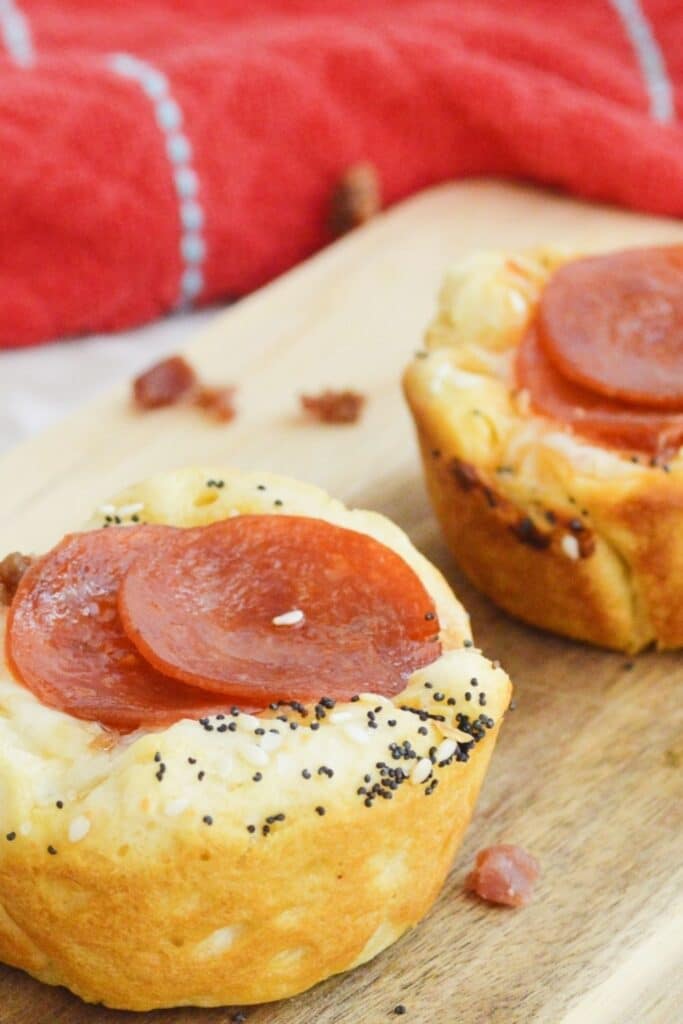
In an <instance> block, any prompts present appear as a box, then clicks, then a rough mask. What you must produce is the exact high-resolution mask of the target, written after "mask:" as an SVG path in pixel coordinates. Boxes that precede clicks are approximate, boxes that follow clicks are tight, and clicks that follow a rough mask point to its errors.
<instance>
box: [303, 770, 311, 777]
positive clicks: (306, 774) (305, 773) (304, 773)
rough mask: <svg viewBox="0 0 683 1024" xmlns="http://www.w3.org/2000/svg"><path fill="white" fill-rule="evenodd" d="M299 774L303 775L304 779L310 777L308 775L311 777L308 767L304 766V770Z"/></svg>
mask: <svg viewBox="0 0 683 1024" xmlns="http://www.w3.org/2000/svg"><path fill="white" fill-rule="evenodd" d="M301 774H302V775H303V777H304V778H305V779H310V777H311V773H310V772H309V770H308V768H304V770H303V771H302V773H301Z"/></svg>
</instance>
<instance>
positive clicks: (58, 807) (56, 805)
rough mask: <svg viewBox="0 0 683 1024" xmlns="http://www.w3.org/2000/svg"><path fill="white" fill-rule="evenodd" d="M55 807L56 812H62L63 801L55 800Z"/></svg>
mask: <svg viewBox="0 0 683 1024" xmlns="http://www.w3.org/2000/svg"><path fill="white" fill-rule="evenodd" d="M55 807H56V808H57V810H58V811H61V810H63V808H64V801H63V800H57V802H56V804H55Z"/></svg>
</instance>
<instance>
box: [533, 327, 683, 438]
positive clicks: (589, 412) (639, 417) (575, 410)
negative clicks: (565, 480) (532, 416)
mask: <svg viewBox="0 0 683 1024" xmlns="http://www.w3.org/2000/svg"><path fill="white" fill-rule="evenodd" d="M516 376H517V383H518V385H519V386H520V387H522V388H525V389H526V390H527V391H528V392H529V397H530V401H531V405H532V407H533V408H534V409H536V410H537V411H538V412H540V413H543V414H544V415H546V416H549V417H550V418H552V419H554V420H557V421H558V422H560V423H563V424H567V425H568V426H571V427H572V429H573V430H574V431H575V432H576V433H577V434H581V435H582V436H583V437H586V438H587V439H589V440H591V441H597V442H598V443H599V444H603V445H607V446H608V447H610V448H618V449H620V450H622V451H629V452H642V453H644V454H646V455H649V456H655V457H657V456H661V457H663V458H665V457H667V456H670V455H672V454H673V453H675V452H676V451H678V449H679V448H680V446H681V445H682V444H683V415H675V414H673V413H665V412H664V411H663V410H662V409H643V408H640V409H638V408H635V407H634V406H629V405H626V404H624V403H622V402H617V401H615V400H613V399H612V400H610V399H609V398H605V397H604V396H602V395H597V394H595V392H592V391H588V390H587V389H586V388H582V387H580V386H579V385H578V384H574V383H573V382H572V381H569V380H566V379H565V378H564V377H563V376H562V374H561V373H559V371H558V370H557V368H556V367H555V366H554V365H553V363H552V362H551V361H550V360H549V359H548V357H547V355H546V353H545V351H544V349H543V347H542V346H541V345H540V343H539V339H538V333H537V331H536V330H535V329H534V328H533V327H532V328H531V330H529V331H528V332H527V334H526V336H525V338H524V339H523V340H522V343H521V344H520V346H519V349H518V352H517V363H516Z"/></svg>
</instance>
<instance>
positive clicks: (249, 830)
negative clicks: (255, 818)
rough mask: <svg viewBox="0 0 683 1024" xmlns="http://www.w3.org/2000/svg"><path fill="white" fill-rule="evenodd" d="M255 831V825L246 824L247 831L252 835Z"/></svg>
mask: <svg viewBox="0 0 683 1024" xmlns="http://www.w3.org/2000/svg"><path fill="white" fill-rule="evenodd" d="M255 831H256V825H247V832H250V833H251V834H252V835H253V834H254V832H255Z"/></svg>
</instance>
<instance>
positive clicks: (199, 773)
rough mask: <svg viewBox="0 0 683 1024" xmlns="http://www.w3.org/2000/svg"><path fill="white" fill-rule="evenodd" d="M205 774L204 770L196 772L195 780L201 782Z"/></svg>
mask: <svg viewBox="0 0 683 1024" xmlns="http://www.w3.org/2000/svg"><path fill="white" fill-rule="evenodd" d="M205 775H206V772H197V780H198V781H199V782H201V781H202V779H203V778H204V776H205Z"/></svg>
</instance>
